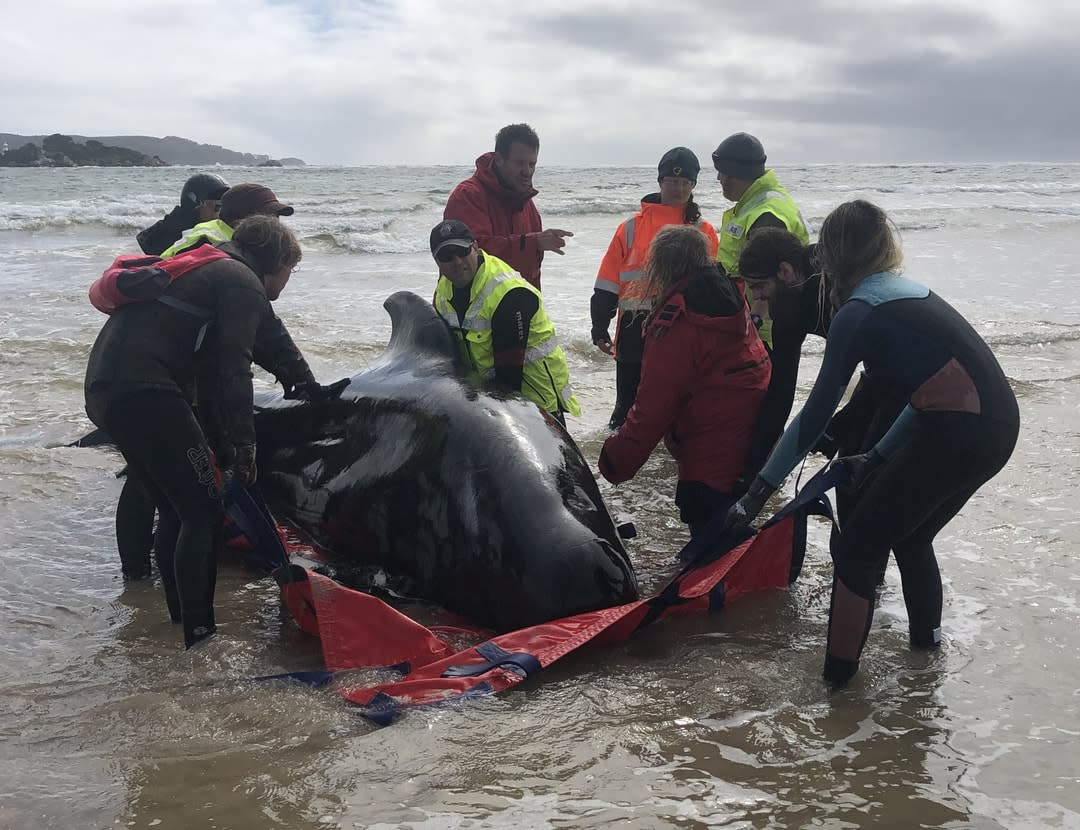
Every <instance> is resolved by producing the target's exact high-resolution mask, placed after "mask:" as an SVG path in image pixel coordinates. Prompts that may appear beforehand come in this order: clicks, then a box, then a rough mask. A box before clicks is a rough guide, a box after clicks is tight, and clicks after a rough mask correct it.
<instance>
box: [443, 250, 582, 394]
mask: <svg viewBox="0 0 1080 830" xmlns="http://www.w3.org/2000/svg"><path fill="white" fill-rule="evenodd" d="M483 256H484V261H483V263H482V264H481V265H480V268H479V270H478V271H477V272H476V276H475V277H473V281H472V285H471V287H470V288H469V307H468V309H467V310H466V311H465V317H464V319H463V320H462V321H460V322H459V321H458V313H457V310H456V309H455V308H454V307H453V305H452V303H451V300H452V299H453V296H454V286H453V284H452V283H451V282H450V280H448V279H447V278H446V277H443V276H440V277H439V282H438V284H437V285H436V286H435V310H436V311H437V312H438V313H439V315H440V316H441V317H442V318H443V319H444V320H446V322H447V324H448V325H449V326H450V328H451V329H452V330H453V331H454V333H455V334H456V335H457V337H458V342H459V343H461V348H462V355H463V356H464V358H465V365H466V366H468V367H469V368H470V369H471V371H472V373H473V375H474V380H477V381H479V380H490V379H491V378H493V377H494V376H495V352H494V350H493V348H492V345H491V318H492V316H493V315H494V314H495V309H497V308H498V307H499V303H500V302H502V299H503V297H505V296H506V294H507V293H508V292H509V291H511V290H512V289H515V288H525V289H527V290H529V291H531V292H532V293H533V294H535V295H536V297H537V299H538V300H539V306H538V308H537V310H536V314H534V315H533V318H532V320H531V322H530V323H529V339H528V342H527V343H526V344H525V363H524V367H523V377H522V382H521V394H522V395H523V396H524V397H525V398H528V399H529V400H530V401H533V402H534V403H537V404H539V405H540V406H542V407H543V408H544V409H546V410H547V411H548V412H569V413H570V414H571V415H580V414H581V406H580V405H579V403H578V400H577V398H576V397H574V392H573V390H572V389H571V388H570V370H569V369H568V368H567V365H566V356H565V355H564V354H563V350H562V347H561V346H559V343H558V340H556V338H555V326H554V325H553V324H552V322H551V319H550V318H549V317H548V316H547V313H546V312H545V311H544V302H543V299H542V298H541V297H540V292H539V291H538V290H537V289H536V288H535V287H534V286H533V285H531V284H530V283H529V282H527V281H526V280H525V279H524V278H523V277H522V276H520V275H519V274H517V273H516V272H515V271H514V270H513V269H512V268H511V267H510V266H509V265H507V264H506V263H505V262H503V261H502V260H501V259H499V258H497V257H494V256H492V255H491V254H489V253H486V252H483Z"/></svg>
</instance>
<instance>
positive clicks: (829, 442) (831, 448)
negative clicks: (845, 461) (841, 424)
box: [811, 426, 840, 458]
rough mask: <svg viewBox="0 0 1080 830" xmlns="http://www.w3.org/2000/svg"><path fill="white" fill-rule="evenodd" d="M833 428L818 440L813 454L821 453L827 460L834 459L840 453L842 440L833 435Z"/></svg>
mask: <svg viewBox="0 0 1080 830" xmlns="http://www.w3.org/2000/svg"><path fill="white" fill-rule="evenodd" d="M831 433H832V428H831V426H830V428H829V429H828V430H826V431H825V434H824V435H822V436H821V437H820V438H818V442H817V443H816V444H814V448H813V449H812V450H811V452H816V453H820V454H821V455H823V456H825V457H826V458H832V457H833V456H834V455H836V454H837V453H838V452H839V451H840V439H839V438H836V437H835V436H833V435H832V434H831Z"/></svg>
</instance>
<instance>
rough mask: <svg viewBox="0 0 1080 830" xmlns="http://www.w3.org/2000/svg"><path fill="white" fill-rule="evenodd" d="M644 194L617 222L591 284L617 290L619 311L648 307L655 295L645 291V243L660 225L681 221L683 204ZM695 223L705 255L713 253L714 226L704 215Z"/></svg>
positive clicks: (646, 250) (647, 309) (714, 249)
mask: <svg viewBox="0 0 1080 830" xmlns="http://www.w3.org/2000/svg"><path fill="white" fill-rule="evenodd" d="M648 198H649V197H646V199H645V200H642V202H641V210H639V211H638V212H637V213H636V214H635V215H634V216H632V217H630V218H629V219H627V220H626V221H625V222H623V223H622V224H621V225H619V227H618V230H616V231H615V236H614V237H612V239H611V244H610V245H608V250H607V253H606V254H605V255H604V259H603V261H602V262H601V263H600V271H599V273H598V274H597V276H596V283H595V285H594V288H598V289H600V290H601V291H610V292H612V293H613V294H618V296H619V311H620V312H625V311H649V310H651V309H652V304H653V301H654V300H655V299H656V298H655V296H653V295H651V294H650V293H649V290H648V285H647V283H646V280H645V258H646V256H647V255H648V253H649V246H650V245H651V244H652V241H653V237H655V236H656V234H657V233H658V232H659V231H660V229H661V228H665V227H667V226H668V225H682V224H684V223H683V215H684V211H685V206H684V205H662V204H660V203H659V202H652V201H648ZM695 227H697V229H698V230H700V231H701V232H702V233H703V234H705V238H706V239H707V240H708V246H709V256H715V255H716V251H717V248H718V244H719V243H718V240H717V238H716V230H715V229H714V228H713V226H712V225H710V224H709V223H708V222H706V221H705V220H704V219H699V220H698V221H697V223H696V224H695Z"/></svg>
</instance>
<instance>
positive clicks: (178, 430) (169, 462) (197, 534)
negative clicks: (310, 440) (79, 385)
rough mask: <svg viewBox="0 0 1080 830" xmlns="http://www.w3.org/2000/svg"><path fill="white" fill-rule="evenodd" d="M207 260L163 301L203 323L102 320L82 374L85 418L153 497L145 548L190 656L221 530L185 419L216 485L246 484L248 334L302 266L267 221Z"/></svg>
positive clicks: (210, 605) (170, 312)
mask: <svg viewBox="0 0 1080 830" xmlns="http://www.w3.org/2000/svg"><path fill="white" fill-rule="evenodd" d="M222 250H224V251H225V252H226V253H227V254H228V257H226V258H223V259H218V260H214V261H212V262H209V263H207V264H206V265H202V266H200V267H198V268H195V269H194V270H192V271H190V272H188V273H187V274H185V275H184V276H183V277H182V278H180V279H177V280H175V281H174V282H172V283H171V284H170V285H169V286H168V287H167V288H166V289H165V294H164V296H165V297H167V298H170V299H172V300H174V301H179V304H180V305H181V306H183V305H185V304H186V305H187V306H191V307H197V308H198V309H202V310H205V311H206V312H209V313H210V314H211V315H212V319H211V321H210V322H209V324H207V323H206V318H205V317H203V316H198V315H196V314H193V313H191V312H190V311H186V310H181V309H180V308H178V307H176V306H174V305H168V304H166V303H164V302H154V301H148V302H137V303H131V304H130V305H126V306H123V307H122V308H120V309H118V310H117V311H116V312H115V313H114V314H112V315H111V316H110V317H109V319H108V321H107V322H106V323H105V325H104V327H103V328H102V329H101V332H100V333H99V334H98V336H97V339H96V341H95V342H94V346H93V348H92V350H91V352H90V358H89V361H88V364H87V368H86V381H85V395H86V412H87V414H88V415H89V416H90V420H91V421H93V422H94V424H95V425H96V426H98V427H100V428H102V429H104V430H105V431H106V432H107V433H108V434H109V435H111V436H112V438H113V440H114V441H115V442H116V444H117V446H118V447H119V448H120V451H121V452H122V453H123V455H124V459H125V460H126V461H127V463H128V465H129V466H130V467H131V469H132V470H133V471H134V472H135V474H136V475H137V476H138V477H139V480H140V481H142V482H143V483H144V485H145V486H146V487H147V488H148V489H149V491H150V492H151V493H152V495H153V499H154V502H155V504H156V506H157V509H158V515H159V520H158V529H157V533H156V534H155V537H154V555H155V558H156V559H157V564H158V570H159V571H160V574H161V581H162V584H163V586H164V588H165V599H166V602H167V605H168V609H169V615H170V616H171V617H172V619H173V621H175V622H182V623H183V627H184V643H185V645H186V646H188V647H191V646H192V645H194V644H195V643H197V642H199V641H200V640H202V639H205V638H206V637H209V636H210V635H211V634H213V633H214V631H215V630H216V627H215V622H214V583H215V579H216V566H217V562H216V557H217V547H218V541H219V537H220V534H221V527H222V520H223V506H222V488H221V478H220V474H219V472H218V470H217V469H216V466H215V464H214V461H213V456H212V455H211V451H210V450H211V448H210V446H209V445H208V441H207V437H206V435H205V434H204V432H203V428H202V426H200V423H199V421H198V420H196V418H195V414H194V412H193V411H192V403H193V401H192V400H191V390H192V389H193V388H194V387H195V385H196V379H197V382H198V394H199V405H200V409H201V414H202V416H203V417H206V416H207V415H209V414H210V413H214V414H215V416H216V417H215V418H214V420H213V422H214V423H216V424H220V426H221V429H222V433H221V435H220V436H217V435H215V436H213V437H214V443H215V446H214V451H215V454H216V455H217V457H218V459H220V460H222V462H223V463H225V464H227V467H228V469H227V470H226V473H227V474H228V475H231V476H233V477H235V478H236V479H238V480H239V481H240V482H241V483H242V484H244V485H250V484H252V483H254V481H255V478H256V468H255V425H254V412H253V401H252V386H251V379H252V376H251V363H252V355H253V350H254V348H255V342H256V333H257V332H258V331H259V329H260V327H261V326H265V325H268V324H269V323H270V322H271V320H272V318H273V317H274V312H273V310H272V309H271V307H270V301H271V300H276V299H277V298H278V296H279V295H280V294H281V292H282V290H283V289H284V288H285V285H286V284H287V283H288V281H289V276H290V274H291V273H292V270H293V268H294V267H295V266H296V264H297V263H298V262H299V261H300V257H301V251H300V245H299V243H298V242H297V240H296V237H295V236H294V235H293V234H292V232H291V231H290V230H289V229H288V228H287V227H286V226H285V225H283V224H282V223H281V222H279V221H278V220H277V219H276V218H275V217H270V216H253V217H250V218H248V219H245V220H244V221H243V222H241V223H240V225H239V226H238V227H237V229H236V233H235V235H234V237H233V240H232V242H231V243H228V244H226V245H223V246H222Z"/></svg>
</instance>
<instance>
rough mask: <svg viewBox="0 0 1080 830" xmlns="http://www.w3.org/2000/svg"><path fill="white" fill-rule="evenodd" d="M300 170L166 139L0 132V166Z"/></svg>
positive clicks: (288, 163)
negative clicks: (245, 167)
mask: <svg viewBox="0 0 1080 830" xmlns="http://www.w3.org/2000/svg"><path fill="white" fill-rule="evenodd" d="M173 164H176V165H184V166H192V165H213V164H228V165H247V166H250V167H260V166H261V167H279V166H280V167H302V166H303V165H304V162H303V160H301V159H298V158H282V159H273V158H270V156H267V155H261V154H257V153H240V152H237V151H236V150H228V149H226V148H225V147H219V146H218V145H217V144H199V143H198V142H195V141H191V140H190V139H187V138H180V137H178V136H174V135H169V136H165V137H164V138H155V137H153V136H147V135H112V136H95V137H92V138H91V137H87V136H81V135H62V134H60V133H54V134H53V135H47V136H43V135H17V134H14V133H0V167H168V166H169V165H173Z"/></svg>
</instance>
